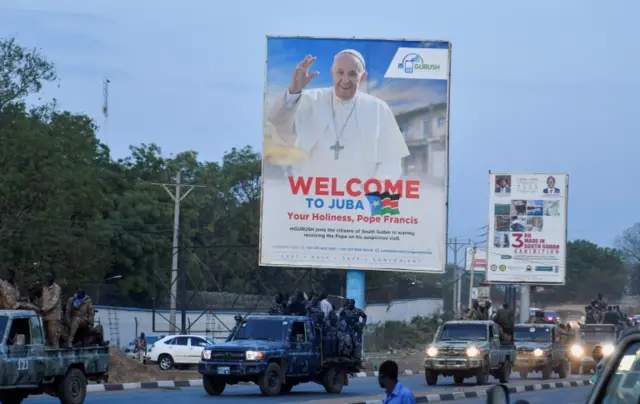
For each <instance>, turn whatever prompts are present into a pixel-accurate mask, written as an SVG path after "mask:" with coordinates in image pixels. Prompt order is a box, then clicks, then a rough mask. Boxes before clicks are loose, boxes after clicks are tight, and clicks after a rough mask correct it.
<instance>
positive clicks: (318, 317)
mask: <svg viewBox="0 0 640 404" xmlns="http://www.w3.org/2000/svg"><path fill="white" fill-rule="evenodd" d="M307 315H308V316H309V317H311V321H313V324H315V326H316V328H317V327H320V326H322V323H323V322H324V312H323V311H322V309H320V297H319V296H316V295H314V296H313V297H312V298H311V300H310V301H309V304H308V305H307Z"/></svg>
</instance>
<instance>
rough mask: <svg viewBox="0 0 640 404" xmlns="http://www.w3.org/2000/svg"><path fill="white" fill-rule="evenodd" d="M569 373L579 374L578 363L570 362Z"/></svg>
mask: <svg viewBox="0 0 640 404" xmlns="http://www.w3.org/2000/svg"><path fill="white" fill-rule="evenodd" d="M571 374H572V375H579V374H580V364H579V363H572V364H571Z"/></svg>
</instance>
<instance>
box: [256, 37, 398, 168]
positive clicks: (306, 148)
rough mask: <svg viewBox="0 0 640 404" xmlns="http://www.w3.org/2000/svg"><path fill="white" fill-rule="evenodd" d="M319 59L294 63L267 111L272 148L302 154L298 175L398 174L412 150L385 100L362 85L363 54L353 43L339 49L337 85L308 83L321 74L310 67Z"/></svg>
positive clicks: (335, 69)
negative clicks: (288, 78)
mask: <svg viewBox="0 0 640 404" xmlns="http://www.w3.org/2000/svg"><path fill="white" fill-rule="evenodd" d="M315 60H316V58H315V57H313V56H312V55H309V56H307V57H305V58H304V59H303V60H302V61H301V62H300V63H299V64H298V65H297V66H296V67H295V69H294V71H293V77H292V79H291V83H290V84H289V87H288V88H287V89H286V90H285V92H284V94H282V96H280V97H279V98H278V100H277V101H275V102H274V103H273V104H272V105H271V106H270V108H269V109H268V111H267V112H268V115H267V125H268V126H269V127H270V128H271V132H272V135H271V136H269V138H270V139H269V144H270V145H271V146H270V147H271V150H282V148H283V147H285V148H287V147H289V148H292V149H291V150H292V151H294V152H292V153H298V154H300V155H301V156H302V157H303V158H302V159H301V160H298V161H301V163H300V164H296V170H295V173H296V174H297V175H303V176H335V177H343V178H344V177H358V178H378V179H385V178H392V179H396V178H400V177H401V175H402V159H403V158H404V157H406V156H408V155H409V150H408V148H407V144H406V142H405V140H404V136H403V135H402V132H401V131H400V128H399V127H398V124H397V122H396V119H395V117H394V115H393V112H392V111H391V109H390V108H389V106H388V105H387V103H386V102H384V101H383V100H381V99H379V98H377V97H375V96H373V95H370V94H367V93H365V92H362V91H360V87H361V86H362V84H363V83H365V80H366V78H367V71H366V63H365V60H364V57H363V56H362V55H361V54H360V53H359V52H358V51H355V50H352V49H346V50H343V51H340V52H338V53H337V54H336V55H335V57H334V61H333V65H332V67H331V76H332V79H333V86H332V87H328V88H314V89H306V87H307V86H308V85H309V83H311V82H312V81H313V79H315V78H316V77H317V76H318V75H319V74H320V73H319V72H313V73H310V68H311V66H312V65H313V63H314V62H315ZM273 139H277V141H275V142H274V141H273ZM276 143H278V144H280V146H277V145H275V144H276ZM278 148H280V149H278ZM268 154H269V153H268V152H267V151H266V150H265V157H266V158H268V157H269V156H268ZM284 161H286V159H284Z"/></svg>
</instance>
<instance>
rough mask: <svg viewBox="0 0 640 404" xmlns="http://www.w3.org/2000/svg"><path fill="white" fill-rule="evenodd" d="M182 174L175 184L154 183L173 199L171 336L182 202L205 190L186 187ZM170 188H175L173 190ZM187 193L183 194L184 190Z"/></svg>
mask: <svg viewBox="0 0 640 404" xmlns="http://www.w3.org/2000/svg"><path fill="white" fill-rule="evenodd" d="M181 180H182V173H181V172H180V170H178V172H177V174H176V183H175V184H162V183H153V185H161V186H162V188H164V190H165V191H167V194H169V196H170V197H171V199H173V203H174V205H173V253H172V257H171V293H170V295H169V302H170V303H169V334H171V335H173V334H175V333H176V328H178V327H177V326H176V299H177V295H178V250H179V248H180V202H182V200H183V199H184V198H186V197H187V195H189V193H191V191H193V190H194V189H195V188H204V186H202V185H184V184H182V182H181ZM169 187H175V189H174V190H171V189H170V188H169ZM183 188H185V189H186V190H187V191H186V192H185V193H184V194H183V193H182V189H183Z"/></svg>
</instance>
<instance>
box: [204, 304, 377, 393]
mask: <svg viewBox="0 0 640 404" xmlns="http://www.w3.org/2000/svg"><path fill="white" fill-rule="evenodd" d="M235 320H236V324H235V326H234V327H233V329H232V330H231V333H230V334H229V337H228V338H227V340H226V342H225V343H222V344H216V345H213V346H209V347H207V348H205V350H204V351H203V353H202V359H201V361H200V364H199V366H198V371H199V372H200V374H202V381H203V387H204V389H205V391H206V392H207V393H208V394H210V395H214V396H217V395H221V394H222V393H223V392H224V390H225V387H226V385H233V384H237V383H240V382H253V383H255V384H257V385H258V386H259V388H260V391H261V392H262V394H263V395H266V396H275V395H278V394H283V393H288V392H290V391H291V389H293V387H295V386H296V385H298V384H301V383H308V382H315V383H319V384H321V385H322V386H324V388H325V390H326V392H327V393H330V394H338V393H340V392H341V391H342V388H343V386H346V385H348V383H349V379H348V375H350V374H355V373H357V372H359V371H360V369H361V368H362V345H361V341H362V331H363V328H364V326H365V325H366V320H367V316H366V314H365V313H364V312H363V311H362V310H360V309H359V308H357V307H356V306H355V302H354V301H353V300H352V299H347V300H346V301H345V303H344V306H343V307H342V309H341V310H339V311H336V310H335V309H334V308H333V307H332V305H331V304H330V303H329V302H328V300H327V294H326V293H321V294H319V295H312V296H311V297H307V296H305V295H304V294H303V293H302V292H297V293H295V294H294V295H293V296H292V297H291V298H288V297H287V296H283V295H281V294H278V295H276V296H275V298H274V300H273V303H272V305H271V309H270V310H269V314H267V315H264V314H254V315H246V316H241V315H236V316H235Z"/></svg>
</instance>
